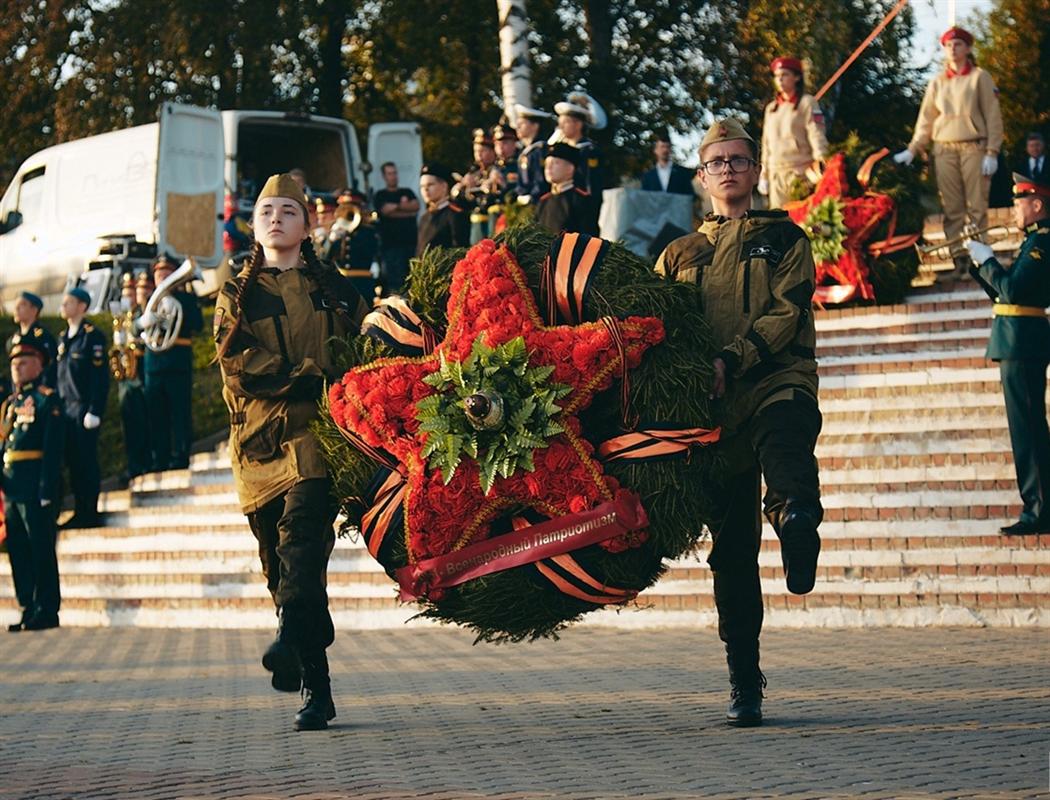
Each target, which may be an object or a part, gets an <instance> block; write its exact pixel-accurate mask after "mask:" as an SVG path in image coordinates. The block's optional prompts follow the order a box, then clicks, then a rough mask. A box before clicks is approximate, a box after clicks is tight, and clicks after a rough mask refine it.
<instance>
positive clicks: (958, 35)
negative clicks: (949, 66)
mask: <svg viewBox="0 0 1050 800" xmlns="http://www.w3.org/2000/svg"><path fill="white" fill-rule="evenodd" d="M952 39H962V40H963V41H964V42H966V44H968V45H970V46H971V47H973V34H972V33H970V32H969V31H968V30H964V29H963V28H959V27H955V28H948V30H946V31H945V32H944V34H943V35H942V36H941V44H947V43H948V42H950V41H951V40H952Z"/></svg>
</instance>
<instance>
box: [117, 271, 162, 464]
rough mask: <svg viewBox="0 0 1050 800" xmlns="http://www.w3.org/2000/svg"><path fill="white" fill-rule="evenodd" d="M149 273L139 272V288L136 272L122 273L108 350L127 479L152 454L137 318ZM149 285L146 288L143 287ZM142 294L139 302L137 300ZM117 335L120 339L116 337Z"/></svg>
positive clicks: (146, 294) (145, 298)
mask: <svg viewBox="0 0 1050 800" xmlns="http://www.w3.org/2000/svg"><path fill="white" fill-rule="evenodd" d="M148 277H149V276H148V275H147V274H146V273H142V275H141V277H140V279H139V281H138V283H141V284H142V285H143V290H142V291H141V292H140V291H139V289H138V287H137V286H136V279H135V276H134V275H132V274H131V273H130V272H127V273H125V274H124V278H123V281H122V284H121V292H120V293H121V298H120V304H121V309H120V315H121V319H120V323H121V324H120V329H119V330H118V328H117V320H114V332H113V348H112V349H111V350H110V353H109V368H110V373H111V374H112V377H113V380H115V381H116V382H117V397H118V398H119V400H120V421H121V423H122V425H123V427H124V454H125V457H126V462H127V468H126V470H125V473H124V476H123V478H124V480H125V481H130V480H131V479H132V478H137V477H138V476H139V475H142V474H143V473H145V472H149V469H150V463H151V460H152V455H151V453H150V443H149V412H148V407H147V404H146V390H145V386H144V380H143V375H144V371H143V366H142V359H143V357H144V351H145V349H146V346H145V345H144V344H143V343H142V340H141V338H140V337H139V333H138V331H139V329H138V327H137V326H136V324H135V323H136V322H137V321H138V319H139V317H141V316H142V311H143V309H144V308H145V305H146V303H147V302H148V301H149V296H150V293H151V292H152V288H153V284H152V282H147V280H143V279H148ZM147 286H148V287H149V289H148V290H147V289H146V288H145V287H147ZM140 295H141V302H139V300H140ZM118 335H119V336H120V337H121V341H118Z"/></svg>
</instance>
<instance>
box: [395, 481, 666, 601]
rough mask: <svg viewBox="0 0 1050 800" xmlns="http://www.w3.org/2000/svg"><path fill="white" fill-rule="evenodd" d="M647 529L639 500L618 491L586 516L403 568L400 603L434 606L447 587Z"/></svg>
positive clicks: (534, 527)
mask: <svg viewBox="0 0 1050 800" xmlns="http://www.w3.org/2000/svg"><path fill="white" fill-rule="evenodd" d="M648 524H649V518H648V516H646V513H645V509H644V508H643V507H642V501H641V499H640V498H639V497H638V495H636V494H634V493H632V492H627V491H620V492H618V493H617V495H616V499H615V500H613V501H610V502H607V503H602V504H601V505H599V506H596V507H595V508H592V509H590V510H589V511H581V512H580V513H578V514H568V515H566V516H564V517H557V518H556V519H549V520H546V521H544V522H540V523H538V524H536V525H531V526H529V527H527V528H521V529H520V530H516V531H513V532H511V533H506V534H503V535H502V536H497V537H496V538H495V539H487V540H485V541H483V542H478V543H476V544H472V545H469V546H468V547H464V548H463V549H461V550H456V551H455V552H453V553H446V554H445V555H442V556H434V557H433V558H427V559H424V560H423V561H420V562H418V563H416V564H410V565H409V566H407V567H402V568H401V569H399V570H397V572H396V573H395V576H396V577H397V582H398V584H400V586H401V594H400V597H401V600H402V601H403V602H406V601H409V600H418V599H419V598H420V597H431V598H432V599H435V600H436V599H438V598H439V597H440V594H441V592H442V591H443V590H444V589H447V588H449V587H450V586H457V585H459V584H461V583H466V582H467V581H470V580H473V579H474V578H480V577H481V576H482V575H489V574H491V573H493V572H502V571H503V570H505V569H513V568H514V567H520V566H522V565H523V564H532V563H534V562H536V561H541V560H543V559H545V558H551V557H553V556H559V555H562V554H564V553H568V552H571V551H573V550H578V549H580V548H581V547H587V546H588V545H592V544H597V543H598V542H604V541H605V540H606V539H612V538H613V537H614V536H620V535H622V534H624V533H628V532H629V531H635V530H639V529H640V528H644V527H646V526H647V525H648ZM625 599H627V598H625Z"/></svg>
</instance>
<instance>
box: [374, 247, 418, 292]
mask: <svg viewBox="0 0 1050 800" xmlns="http://www.w3.org/2000/svg"><path fill="white" fill-rule="evenodd" d="M415 252H416V243H415V242H414V241H413V242H412V244H409V245H403V244H399V245H391V246H390V247H384V248H383V253H382V257H383V272H382V281H383V289H384V290H385V291H386V293H387V294H393V293H396V292H398V291H399V290H400V289H401V287H403V286H404V284H405V279H406V278H408V271H409V260H410V259H411V258H412V255H413V254H414V253H415Z"/></svg>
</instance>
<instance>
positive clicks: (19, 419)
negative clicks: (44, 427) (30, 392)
mask: <svg viewBox="0 0 1050 800" xmlns="http://www.w3.org/2000/svg"><path fill="white" fill-rule="evenodd" d="M35 421H36V403H35V402H34V401H33V398H32V396H29V397H27V398H25V400H23V401H22V405H19V406H15V425H21V426H23V430H24V429H25V428H28V427H29V425H31V424H32V423H33V422H35Z"/></svg>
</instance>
